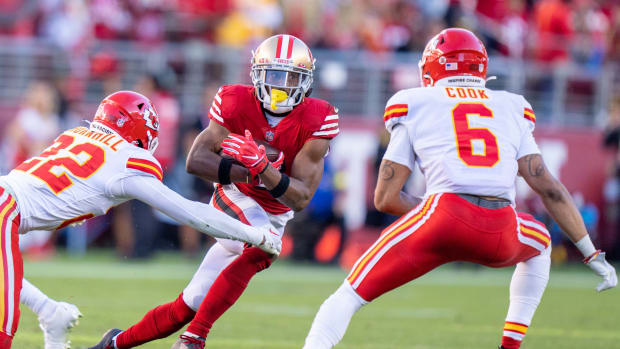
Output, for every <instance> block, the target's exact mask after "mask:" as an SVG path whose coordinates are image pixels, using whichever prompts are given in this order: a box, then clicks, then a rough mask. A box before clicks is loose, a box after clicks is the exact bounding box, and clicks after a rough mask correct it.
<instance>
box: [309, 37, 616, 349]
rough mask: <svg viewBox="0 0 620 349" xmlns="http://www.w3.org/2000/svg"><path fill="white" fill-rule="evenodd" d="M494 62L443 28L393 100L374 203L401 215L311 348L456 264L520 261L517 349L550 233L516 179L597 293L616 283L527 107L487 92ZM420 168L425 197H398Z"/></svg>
mask: <svg viewBox="0 0 620 349" xmlns="http://www.w3.org/2000/svg"><path fill="white" fill-rule="evenodd" d="M487 60H488V56H487V53H486V50H485V48H484V45H483V44H482V42H481V41H480V40H479V39H478V38H477V37H476V36H475V35H474V34H473V33H471V32H470V31H467V30H464V29H459V28H450V29H446V30H443V31H442V32H441V33H439V34H438V35H436V36H435V37H433V38H432V39H431V40H430V41H429V43H428V44H427V46H426V48H425V50H424V53H423V55H422V60H421V61H420V64H419V67H420V77H421V79H422V82H423V85H424V87H423V88H413V89H408V90H402V91H399V92H397V93H396V94H395V95H394V96H393V97H392V98H391V99H390V100H389V101H388V102H387V107H386V109H385V114H384V121H385V125H386V128H387V130H388V131H389V132H390V134H391V138H390V143H389V146H388V149H387V151H386V153H385V156H384V157H383V160H382V163H381V167H380V170H379V178H378V182H377V187H376V189H375V206H377V209H379V210H380V211H384V212H388V213H392V214H395V215H398V216H401V218H400V219H399V220H397V221H396V222H395V223H394V224H392V225H391V226H389V227H388V228H386V229H385V230H384V231H383V233H382V234H381V237H380V238H379V239H378V240H377V241H376V242H375V243H374V244H373V245H372V246H371V247H370V248H369V249H368V250H367V251H366V252H365V253H364V254H363V255H362V256H361V257H360V259H359V260H358V261H357V263H356V264H355V265H354V266H353V269H352V271H351V272H350V274H349V276H348V277H347V278H346V280H345V282H344V283H343V284H342V286H341V287H340V288H339V289H338V290H337V291H336V292H335V293H334V294H332V295H331V296H330V297H329V298H328V299H327V300H326V301H325V302H324V303H323V305H322V306H321V308H320V310H319V312H318V313H317V315H316V317H315V319H314V322H313V324H312V328H311V329H310V332H309V334H308V336H307V338H306V344H305V347H304V348H306V349H323V348H331V347H333V346H334V345H336V344H337V343H338V342H339V341H340V340H341V339H342V337H343V335H344V333H345V331H346V328H347V326H348V324H349V321H350V319H351V317H352V316H353V314H354V313H355V312H356V311H357V310H359V309H360V308H361V307H362V306H363V305H366V304H368V303H369V302H371V301H372V300H374V299H375V298H377V297H379V296H380V295H382V294H384V293H386V292H388V291H390V290H392V289H394V288H397V287H399V286H401V285H403V284H405V283H407V282H409V281H411V280H414V279H416V278H418V277H420V276H422V275H424V274H426V273H427V272H429V271H431V270H432V269H434V268H436V267H438V266H439V265H442V264H445V263H448V262H452V261H467V262H474V263H478V264H482V265H486V266H490V267H507V266H513V265H516V270H515V272H514V274H513V277H512V281H511V283H510V306H509V308H508V315H507V316H506V322H505V325H504V330H503V336H502V339H501V345H500V348H505V349H515V348H519V347H520V345H521V342H522V340H523V338H524V336H525V333H526V331H527V328H528V326H529V325H530V322H531V320H532V317H533V316H534V312H535V311H536V308H537V306H538V304H539V302H540V299H541V297H542V295H543V292H544V290H545V287H546V285H547V280H548V278H549V266H550V257H549V253H550V236H549V233H548V232H547V229H546V228H545V226H544V225H543V224H542V223H540V222H538V221H536V220H535V219H534V217H532V216H531V215H528V214H525V213H520V212H516V211H515V210H514V208H513V207H514V199H515V180H516V176H517V174H519V175H521V176H522V177H523V178H524V179H525V181H526V182H527V183H528V185H529V186H530V187H531V188H532V189H533V190H534V191H535V192H536V193H537V194H538V195H539V196H540V197H541V198H542V201H543V203H544V205H545V207H546V208H547V210H548V211H549V213H550V214H551V216H552V217H553V219H554V220H555V221H556V222H558V224H559V225H560V227H561V228H562V230H563V231H564V232H565V233H566V235H567V236H568V237H569V238H570V239H571V241H573V242H574V243H575V245H576V246H577V248H578V249H579V250H580V251H581V253H582V254H583V256H584V257H585V259H584V262H585V263H586V265H588V266H589V267H590V268H592V270H594V272H595V273H597V274H598V275H600V276H601V277H602V281H601V283H600V284H599V285H598V287H597V290H598V291H602V290H606V289H609V288H612V287H614V286H616V284H617V282H618V279H617V276H616V273H615V270H614V268H613V267H612V266H611V265H610V264H609V263H607V261H605V253H603V252H601V251H600V250H597V249H596V248H595V247H594V245H593V244H592V241H591V240H590V237H589V236H588V232H587V231H586V228H585V226H584V223H583V220H582V218H581V216H580V214H579V211H578V210H577V208H576V207H575V204H574V203H573V201H572V198H571V196H570V194H569V193H568V191H567V190H566V188H565V187H564V186H563V185H562V183H560V182H559V181H558V180H557V179H555V178H554V177H553V176H552V175H551V174H550V173H549V171H548V170H547V168H546V167H545V163H544V162H543V159H542V157H541V155H540V151H539V149H538V146H537V145H536V142H535V141H534V137H533V135H532V131H533V129H534V124H535V122H536V117H535V115H534V112H533V111H532V108H531V106H530V104H529V103H528V102H527V101H526V100H525V99H524V98H523V97H522V96H520V95H516V94H512V93H509V92H505V91H493V90H489V89H487V88H485V82H486V72H487ZM414 163H417V164H418V165H419V166H420V168H421V169H422V173H423V174H424V177H425V180H426V186H427V191H426V194H425V196H424V198H423V199H418V198H416V197H412V196H410V195H409V194H407V193H405V192H403V191H402V189H403V186H404V184H405V182H406V181H407V178H408V177H409V175H410V174H411V171H412V170H413V168H414Z"/></svg>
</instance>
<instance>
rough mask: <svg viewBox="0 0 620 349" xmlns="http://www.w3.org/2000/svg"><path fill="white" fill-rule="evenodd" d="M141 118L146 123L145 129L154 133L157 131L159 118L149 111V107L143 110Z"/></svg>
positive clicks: (151, 110)
mask: <svg viewBox="0 0 620 349" xmlns="http://www.w3.org/2000/svg"><path fill="white" fill-rule="evenodd" d="M142 118H143V119H144V121H146V127H148V128H150V129H152V130H155V131H159V117H158V116H157V113H155V112H154V111H153V109H151V107H150V106H149V107H147V108H146V109H145V110H144V114H143V115H142Z"/></svg>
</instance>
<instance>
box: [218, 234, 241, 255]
mask: <svg viewBox="0 0 620 349" xmlns="http://www.w3.org/2000/svg"><path fill="white" fill-rule="evenodd" d="M215 240H217V243H218V244H220V246H222V247H223V248H224V249H225V250H227V251H228V252H230V253H234V254H236V255H240V254H242V253H243V247H244V243H243V242H241V241H234V240H229V239H222V238H216V239H215Z"/></svg>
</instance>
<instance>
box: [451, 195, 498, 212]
mask: <svg viewBox="0 0 620 349" xmlns="http://www.w3.org/2000/svg"><path fill="white" fill-rule="evenodd" d="M456 195H458V196H459V197H461V198H463V199H465V200H467V201H469V202H471V203H472V204H474V205H477V206H480V207H484V208H490V209H498V208H504V207H506V206H509V205H510V201H508V200H506V199H501V200H489V199H485V198H482V197H480V196H477V195H471V194H456Z"/></svg>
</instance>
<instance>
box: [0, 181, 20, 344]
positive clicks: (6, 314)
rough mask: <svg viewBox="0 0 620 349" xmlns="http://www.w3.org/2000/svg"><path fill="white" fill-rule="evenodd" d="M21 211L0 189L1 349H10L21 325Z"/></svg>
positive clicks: (7, 194) (4, 191)
mask: <svg viewBox="0 0 620 349" xmlns="http://www.w3.org/2000/svg"><path fill="white" fill-rule="evenodd" d="M19 218H20V217H19V210H18V209H17V203H16V202H15V199H14V198H13V196H12V195H10V194H9V192H8V191H6V190H5V189H4V188H2V187H0V248H1V249H2V261H1V263H2V266H1V267H0V273H1V275H2V277H1V278H0V279H1V280H2V281H0V282H2V284H1V285H2V290H3V295H2V300H0V323H1V324H2V327H0V349H8V348H10V347H11V341H12V339H13V335H14V334H15V331H16V330H17V323H18V322H19V293H20V292H21V289H22V278H23V276H24V269H23V266H22V255H21V252H20V251H19V235H18V229H19Z"/></svg>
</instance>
